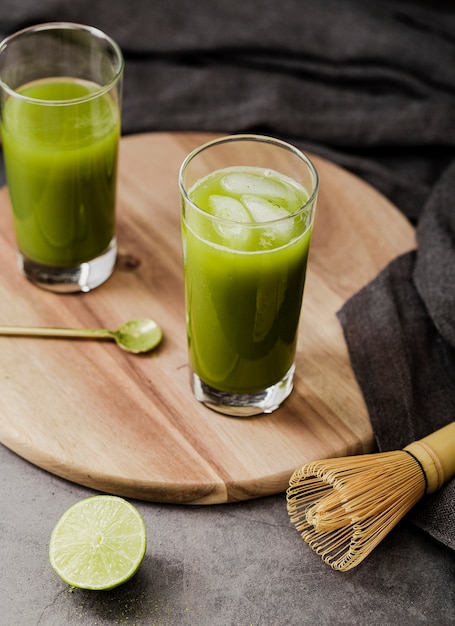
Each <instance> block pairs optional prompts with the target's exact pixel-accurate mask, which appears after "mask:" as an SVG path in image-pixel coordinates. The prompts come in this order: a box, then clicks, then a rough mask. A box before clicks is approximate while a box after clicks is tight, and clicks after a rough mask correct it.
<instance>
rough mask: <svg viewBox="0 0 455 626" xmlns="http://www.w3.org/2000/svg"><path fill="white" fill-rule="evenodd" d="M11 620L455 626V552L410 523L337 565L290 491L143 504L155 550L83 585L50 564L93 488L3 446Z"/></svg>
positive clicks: (2, 574)
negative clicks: (59, 529)
mask: <svg viewBox="0 0 455 626" xmlns="http://www.w3.org/2000/svg"><path fill="white" fill-rule="evenodd" d="M0 468H1V481H0V485H1V486H0V490H1V491H0V502H1V516H0V563H1V568H0V607H1V611H0V624H1V625H2V626H66V625H68V626H73V625H76V624H77V625H80V626H86V625H87V626H88V625H91V626H105V625H111V624H113V625H116V624H119V625H123V626H142V625H144V626H145V625H147V626H155V625H156V626H187V625H190V626H231V625H232V626H306V625H311V626H337V625H347V626H348V625H349V626H351V625H352V626H356V625H359V626H360V625H361V626H376V625H377V626H379V625H381V626H387V625H389V624H390V625H391V624H397V626H398V625H399V626H415V625H418V624H430V625H435V626H449V625H453V624H455V552H453V551H451V550H448V549H446V548H445V547H444V546H442V545H441V544H439V543H437V542H436V541H434V540H432V539H431V538H430V537H429V536H427V535H426V534H424V533H423V532H421V531H419V530H418V529H416V528H415V527H413V526H412V525H410V524H409V523H407V522H406V521H404V522H401V523H400V525H399V526H398V527H397V528H396V529H395V530H394V531H392V533H391V534H390V535H389V536H388V537H387V538H386V539H385V540H384V541H383V543H382V544H381V545H380V546H379V547H378V548H377V549H376V551H375V552H373V553H372V554H371V555H370V557H369V558H368V559H367V560H366V561H364V563H363V564H361V565H360V566H358V567H357V568H356V569H354V570H352V571H350V572H346V573H342V572H334V571H332V570H331V569H330V568H329V567H328V566H327V565H325V564H324V563H323V562H322V561H321V560H320V558H319V557H318V556H316V555H315V554H314V553H313V552H312V551H311V550H310V549H309V548H308V547H307V546H306V544H305V543H304V542H303V541H302V539H301V538H300V536H299V534H298V533H297V531H296V530H295V529H294V527H293V526H291V524H290V522H289V520H288V515H287V512H286V506H285V500H284V496H282V495H280V496H274V497H269V498H264V499H259V500H255V501H250V502H243V503H237V504H229V505H215V506H205V507H184V506H175V505H162V504H155V503H145V502H134V504H136V506H137V507H138V509H139V510H140V511H141V513H142V515H143V516H144V519H145V523H146V526H147V537H148V548H147V554H146V557H145V559H144V562H143V563H142V565H141V568H140V570H139V572H138V573H137V574H136V576H135V577H134V578H133V579H131V580H130V581H129V582H128V583H126V584H125V585H123V586H121V587H118V588H117V589H114V590H112V591H109V592H89V591H82V590H74V591H71V590H70V588H69V587H68V586H67V585H66V584H65V583H63V582H62V581H61V580H60V579H59V578H58V577H57V576H56V575H55V574H54V572H53V570H52V569H51V567H50V565H49V561H48V555H47V551H48V543H49V537H50V534H51V531H52V529H53V527H54V525H55V523H56V522H57V520H58V518H59V517H60V515H61V514H62V513H63V511H65V510H66V508H68V507H69V506H70V505H71V504H73V503H74V502H75V501H76V500H78V499H80V498H83V497H86V496H88V495H93V493H94V492H93V491H90V490H89V489H86V488H83V487H80V486H78V485H75V484H72V483H70V482H67V481H65V480H61V479H59V478H57V477H55V476H52V475H51V474H48V473H47V472H44V471H42V470H41V469H39V468H37V467H35V466H33V465H31V464H30V463H28V462H27V461H25V460H23V459H22V458H20V457H18V456H17V455H15V454H14V453H12V452H11V451H10V450H8V449H6V448H5V447H3V446H0Z"/></svg>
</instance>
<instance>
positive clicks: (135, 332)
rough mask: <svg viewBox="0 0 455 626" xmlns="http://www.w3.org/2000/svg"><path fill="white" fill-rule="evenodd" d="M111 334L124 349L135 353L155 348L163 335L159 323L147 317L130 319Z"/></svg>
mask: <svg viewBox="0 0 455 626" xmlns="http://www.w3.org/2000/svg"><path fill="white" fill-rule="evenodd" d="M111 335H112V337H113V338H114V340H115V342H116V343H117V345H118V346H119V347H120V348H122V350H126V351H127V352H133V354H139V353H140V352H149V351H150V350H153V349H154V348H156V347H157V346H158V345H159V343H160V342H161V339H162V337H163V334H162V332H161V328H160V327H159V326H158V324H157V323H156V322H154V321H153V320H150V319H147V318H142V319H137V320H130V321H129V322H126V323H125V324H122V326H120V328H118V329H117V330H116V331H111Z"/></svg>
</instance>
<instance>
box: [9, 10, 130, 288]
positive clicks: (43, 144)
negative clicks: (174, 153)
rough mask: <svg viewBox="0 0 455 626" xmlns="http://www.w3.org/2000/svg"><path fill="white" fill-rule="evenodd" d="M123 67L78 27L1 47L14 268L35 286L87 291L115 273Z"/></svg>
mask: <svg viewBox="0 0 455 626" xmlns="http://www.w3.org/2000/svg"><path fill="white" fill-rule="evenodd" d="M123 66H124V63H123V58H122V54H121V51H120V49H119V47H118V46H117V44H116V43H115V42H114V41H113V40H112V39H110V38H109V37H108V36H107V35H105V34H104V33H102V32H101V31H99V30H97V29H96V28H92V27H90V26H85V25H81V24H71V23H65V22H56V23H48V24H38V25H36V26H32V27H30V28H26V29H24V30H22V31H19V32H17V33H15V34H13V35H11V36H9V37H7V38H6V39H5V40H4V41H3V42H2V43H1V44H0V128H1V134H2V141H3V151H4V158H5V168H6V179H7V184H8V189H9V195H10V199H11V205H12V210H13V221H14V228H15V234H16V239H17V243H18V249H19V266H20V268H21V269H22V270H23V272H24V274H25V275H26V277H27V278H29V279H30V280H31V281H32V282H33V283H35V284H36V285H38V286H40V287H43V288H45V289H48V290H51V291H56V292H71V291H89V290H90V289H93V288H94V287H97V286H98V285H100V284H101V283H103V282H104V281H105V280H106V279H107V278H108V277H109V276H110V275H111V273H112V271H113V269H114V265H115V258H116V237H115V203H116V184H117V153H118V144H119V136H120V110H121V86H122V74H123Z"/></svg>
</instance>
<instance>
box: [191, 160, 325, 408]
mask: <svg viewBox="0 0 455 626" xmlns="http://www.w3.org/2000/svg"><path fill="white" fill-rule="evenodd" d="M311 191H312V190H309V191H307V190H306V189H305V188H304V187H303V186H302V185H300V184H299V183H297V182H296V181H295V180H293V179H291V178H289V177H287V176H284V175H283V174H280V173H279V172H277V171H275V170H270V169H265V168H262V167H261V168H258V167H249V166H241V167H235V166H233V167H229V168H223V169H221V170H217V171H215V172H213V173H211V174H209V175H208V176H205V177H203V178H202V179H200V180H198V181H197V182H196V183H195V184H194V185H193V186H192V188H191V189H190V190H189V192H188V195H189V198H190V199H191V201H192V203H193V204H194V205H196V207H198V208H199V210H194V209H193V210H190V209H189V208H187V209H186V210H185V206H184V207H183V219H182V228H183V246H184V264H185V286H186V306H187V324H188V341H189V356H190V363H191V367H192V369H193V371H194V373H195V374H196V375H197V376H198V377H199V378H200V379H201V381H203V383H205V384H206V385H209V386H210V387H213V388H214V389H216V390H219V391H221V392H227V393H233V394H251V393H255V392H259V391H261V390H264V389H266V388H269V387H271V386H272V385H274V384H276V383H278V382H279V381H281V380H282V379H283V378H284V377H285V376H286V375H287V373H288V372H289V371H290V370H291V369H292V368H293V362H294V356H295V349H296V341H297V328H298V321H299V316H300V308H301V301H302V293H303V288H304V282H305V272H306V264H307V258H308V249H309V245H310V240H311V234H312V223H313V219H312V213H313V209H312V204H310V206H309V208H307V209H305V208H302V207H305V205H306V203H307V202H308V199H309V195H310V193H311ZM184 204H185V203H184ZM275 408H276V407H275Z"/></svg>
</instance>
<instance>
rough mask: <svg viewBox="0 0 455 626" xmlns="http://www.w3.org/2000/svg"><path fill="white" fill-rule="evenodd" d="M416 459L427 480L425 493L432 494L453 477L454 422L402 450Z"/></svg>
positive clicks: (454, 453) (454, 454)
mask: <svg viewBox="0 0 455 626" xmlns="http://www.w3.org/2000/svg"><path fill="white" fill-rule="evenodd" d="M404 449H405V450H407V451H408V452H410V453H411V454H412V455H413V456H415V457H416V458H417V460H418V461H419V463H420V464H421V466H422V469H423V471H424V472H425V476H426V479H427V489H426V493H433V492H434V491H437V490H438V489H440V488H441V487H442V485H443V484H444V483H445V482H447V481H448V480H450V479H451V478H452V477H453V476H455V422H452V423H450V424H448V425H447V426H444V427H443V428H440V429H439V430H437V431H436V432H434V433H431V435H427V436H426V437H424V438H423V439H419V441H414V442H413V443H411V444H409V445H408V446H406V447H405V448H404Z"/></svg>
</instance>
